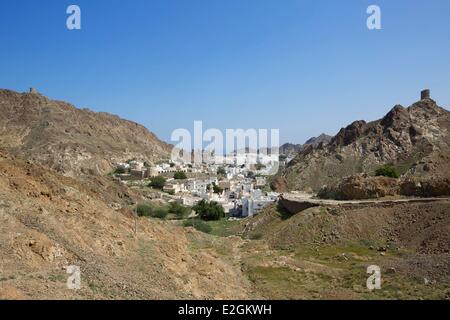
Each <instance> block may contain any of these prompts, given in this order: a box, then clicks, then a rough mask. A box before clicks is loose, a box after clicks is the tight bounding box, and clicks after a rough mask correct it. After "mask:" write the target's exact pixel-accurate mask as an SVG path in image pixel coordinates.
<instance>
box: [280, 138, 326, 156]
mask: <svg viewBox="0 0 450 320" xmlns="http://www.w3.org/2000/svg"><path fill="white" fill-rule="evenodd" d="M331 138H332V137H331V136H329V135H327V134H324V133H322V134H321V135H320V136H318V137H313V138H310V139H308V140H307V141H306V142H305V143H304V144H292V143H285V144H283V145H282V146H280V154H282V155H285V156H296V155H297V154H298V153H300V152H301V151H302V150H303V149H304V148H305V147H307V146H309V145H312V146H314V147H317V146H318V145H319V144H321V143H323V144H328V143H329V142H330V141H331Z"/></svg>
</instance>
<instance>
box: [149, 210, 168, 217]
mask: <svg viewBox="0 0 450 320" xmlns="http://www.w3.org/2000/svg"><path fill="white" fill-rule="evenodd" d="M167 214H168V212H167V209H165V208H158V209H156V210H154V211H153V213H152V215H151V217H152V218H158V219H165V218H166V217H167Z"/></svg>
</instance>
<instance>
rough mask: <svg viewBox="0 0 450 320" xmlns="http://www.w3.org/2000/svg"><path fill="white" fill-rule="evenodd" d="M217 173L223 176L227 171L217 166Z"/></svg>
mask: <svg viewBox="0 0 450 320" xmlns="http://www.w3.org/2000/svg"><path fill="white" fill-rule="evenodd" d="M217 174H218V175H222V176H225V175H226V174H227V172H226V171H225V168H224V167H219V169H217Z"/></svg>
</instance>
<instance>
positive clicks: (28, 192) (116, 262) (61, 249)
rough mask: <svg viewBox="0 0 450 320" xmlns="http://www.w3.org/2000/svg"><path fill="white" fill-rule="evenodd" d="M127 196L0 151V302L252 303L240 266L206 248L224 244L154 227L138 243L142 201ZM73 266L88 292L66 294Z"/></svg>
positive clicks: (164, 225)
mask: <svg viewBox="0 0 450 320" xmlns="http://www.w3.org/2000/svg"><path fill="white" fill-rule="evenodd" d="M123 188H124V187H122V186H120V185H116V184H114V183H113V182H108V181H107V180H102V181H96V182H93V183H92V185H86V184H85V183H83V184H81V183H80V182H79V181H77V180H75V179H72V178H70V177H63V176H61V175H59V174H57V173H54V172H52V171H50V170H48V169H46V168H45V167H42V166H39V165H34V164H31V163H30V162H27V161H24V160H21V159H20V158H17V157H15V156H10V155H8V154H7V153H6V152H4V151H0V258H1V259H0V299H4V298H7V299H17V298H33V299H73V298H83V299H111V298H116V299H175V298H200V299H212V298H216V299H225V298H228V299H232V298H247V297H248V296H249V292H250V285H249V283H248V281H247V280H246V278H245V277H244V276H243V275H242V273H241V270H240V267H239V265H236V264H235V263H234V261H233V259H224V258H222V257H221V256H220V255H219V254H217V252H216V251H215V250H214V248H209V249H208V248H204V246H206V245H207V244H211V243H214V244H215V245H217V246H224V243H223V242H221V241H222V240H220V239H212V237H211V236H208V235H206V234H201V233H199V232H197V231H195V230H191V229H184V228H182V227H177V226H175V225H174V224H173V223H171V222H163V221H157V220H149V219H147V218H139V219H138V222H137V234H135V233H134V225H135V224H134V223H135V220H134V218H132V216H131V213H130V210H129V209H128V207H127V203H128V201H130V199H131V198H136V197H138V196H139V195H136V194H130V193H129V190H126V189H123ZM115 195H117V196H115ZM114 197H115V198H116V200H115V201H117V202H116V203H113V202H112V200H113V199H112V198H114ZM200 243H202V246H200V245H199V244H200ZM69 265H77V266H80V267H81V281H82V282H81V284H82V288H81V290H69V289H67V287H66V281H67V278H68V275H67V274H66V271H65V269H64V268H65V267H66V266H69Z"/></svg>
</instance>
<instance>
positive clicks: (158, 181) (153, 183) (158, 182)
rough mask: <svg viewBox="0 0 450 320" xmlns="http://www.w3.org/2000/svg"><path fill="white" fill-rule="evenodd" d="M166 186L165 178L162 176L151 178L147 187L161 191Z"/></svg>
mask: <svg viewBox="0 0 450 320" xmlns="http://www.w3.org/2000/svg"><path fill="white" fill-rule="evenodd" d="M165 184H166V178H164V177H162V176H157V177H153V178H151V179H150V183H149V185H148V186H149V187H152V188H155V189H162V188H164V185H165Z"/></svg>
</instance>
